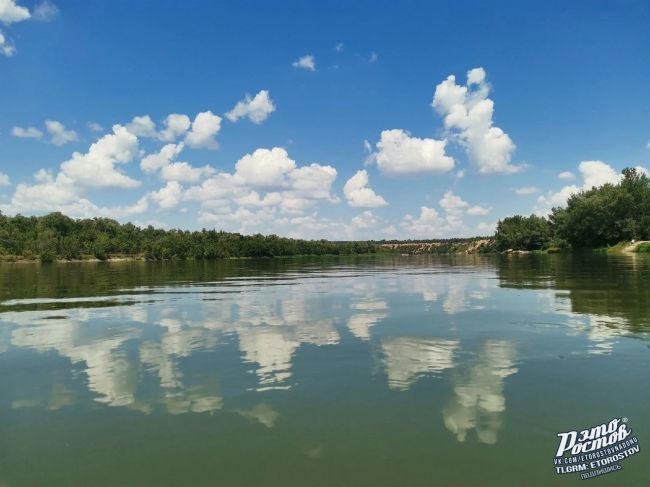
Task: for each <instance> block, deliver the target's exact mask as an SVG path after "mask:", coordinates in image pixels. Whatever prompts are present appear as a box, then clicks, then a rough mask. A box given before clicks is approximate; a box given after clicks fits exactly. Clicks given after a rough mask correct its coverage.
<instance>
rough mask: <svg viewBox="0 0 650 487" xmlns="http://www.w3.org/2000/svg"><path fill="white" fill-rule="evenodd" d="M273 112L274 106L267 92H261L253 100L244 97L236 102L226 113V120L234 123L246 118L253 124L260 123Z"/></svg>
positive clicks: (247, 96)
mask: <svg viewBox="0 0 650 487" xmlns="http://www.w3.org/2000/svg"><path fill="white" fill-rule="evenodd" d="M274 111H275V105H274V104H273V100H271V97H270V96H269V92H268V90H262V91H260V92H259V93H258V94H257V95H255V97H254V98H251V97H250V96H249V95H246V97H245V98H244V99H243V100H241V101H239V102H237V104H236V105H235V107H234V108H233V109H232V110H230V111H229V112H227V113H226V118H227V119H228V120H230V121H231V122H236V121H237V120H239V119H240V118H243V117H248V119H249V120H250V121H251V122H253V123H262V122H263V121H264V120H266V119H267V118H268V116H269V115H270V114H271V113H273V112H274Z"/></svg>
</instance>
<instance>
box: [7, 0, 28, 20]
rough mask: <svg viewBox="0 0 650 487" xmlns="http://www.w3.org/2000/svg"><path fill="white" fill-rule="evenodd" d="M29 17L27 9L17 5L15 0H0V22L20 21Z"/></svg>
mask: <svg viewBox="0 0 650 487" xmlns="http://www.w3.org/2000/svg"><path fill="white" fill-rule="evenodd" d="M30 17H31V14H30V13H29V9H28V8H27V7H22V6H20V5H17V4H16V2H15V0H0V22H2V23H3V24H5V25H9V24H13V23H14V22H22V21H23V20H28V19H29V18H30Z"/></svg>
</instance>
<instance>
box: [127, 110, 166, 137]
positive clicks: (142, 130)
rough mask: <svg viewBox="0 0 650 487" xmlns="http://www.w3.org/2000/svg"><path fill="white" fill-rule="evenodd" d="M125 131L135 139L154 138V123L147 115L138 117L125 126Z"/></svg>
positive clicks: (155, 133) (155, 134)
mask: <svg viewBox="0 0 650 487" xmlns="http://www.w3.org/2000/svg"><path fill="white" fill-rule="evenodd" d="M126 129H127V130H128V131H129V132H131V133H132V134H133V135H135V136H136V137H156V136H157V135H158V134H157V132H156V123H155V122H154V121H153V120H152V119H151V117H150V116H149V115H138V116H135V117H133V120H131V121H130V122H129V123H127V124H126Z"/></svg>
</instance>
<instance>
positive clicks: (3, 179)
mask: <svg viewBox="0 0 650 487" xmlns="http://www.w3.org/2000/svg"><path fill="white" fill-rule="evenodd" d="M10 184H11V180H10V179H9V176H7V175H6V174H5V173H3V172H0V186H9V185H10Z"/></svg>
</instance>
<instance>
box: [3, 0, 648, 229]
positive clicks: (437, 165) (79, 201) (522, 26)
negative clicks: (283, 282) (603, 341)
mask: <svg viewBox="0 0 650 487" xmlns="http://www.w3.org/2000/svg"><path fill="white" fill-rule="evenodd" d="M648 26H650V2H648V1H645V0H643V1H598V0H591V1H587V0H585V1H568V0H565V1H549V0H545V1H525V2H522V1H493V2H484V1H458V2H432V1H426V2H424V1H423V2H416V1H403V2H399V3H398V4H396V3H395V2H387V1H381V0H373V1H371V2H370V1H368V2H364V1H359V2H346V1H341V2H336V1H328V2H325V1H320V2H317V1H313V2H304V1H278V2H268V1H245V2H234V1H233V2H218V1H199V0H196V1H193V2H172V1H167V0H158V1H148V0H137V1H133V0H131V1H126V0H115V1H111V2H79V1H66V0H46V1H43V0H35V1H30V0H0V211H2V213H3V214H6V215H14V214H17V213H20V214H23V215H42V214H46V213H49V212H52V211H61V212H63V213H65V214H67V215H69V216H71V217H75V218H81V217H110V218H115V219H117V220H119V221H122V222H126V221H131V222H133V223H135V224H137V225H141V226H146V225H154V226H156V227H162V228H182V229H190V230H194V229H201V228H210V229H212V228H215V229H219V230H227V231H236V232H241V233H246V234H251V233H264V234H271V233H275V234H278V235H282V236H291V237H302V238H329V239H335V240H348V239H382V238H387V239H410V238H412V239H424V238H427V239H430V238H447V237H460V236H474V235H488V234H491V233H492V232H493V231H494V227H495V225H496V222H497V221H498V220H499V219H502V218H504V217H506V216H510V215H513V214H525V215H527V214H531V213H536V214H539V215H545V214H548V212H549V211H550V209H551V208H552V207H553V206H561V205H563V204H565V202H566V199H567V198H568V197H569V196H570V195H571V194H574V193H576V192H578V191H580V190H581V189H584V188H590V187H591V186H594V185H595V186H598V185H601V184H604V183H607V182H616V181H617V180H618V178H620V171H621V170H622V169H623V168H625V167H638V168H639V170H640V171H644V172H647V169H646V168H650V123H649V120H650V90H649V86H650V85H649V84H648V82H649V80H650V28H649V27H648Z"/></svg>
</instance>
